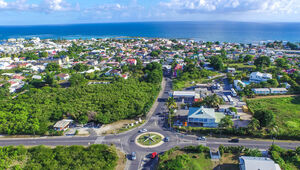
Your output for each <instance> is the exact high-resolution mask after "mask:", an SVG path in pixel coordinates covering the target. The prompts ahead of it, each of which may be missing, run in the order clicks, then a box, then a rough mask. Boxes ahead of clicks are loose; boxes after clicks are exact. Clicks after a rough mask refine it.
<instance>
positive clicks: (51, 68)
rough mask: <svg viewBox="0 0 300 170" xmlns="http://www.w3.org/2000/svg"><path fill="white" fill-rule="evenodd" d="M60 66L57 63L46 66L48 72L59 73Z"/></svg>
mask: <svg viewBox="0 0 300 170" xmlns="http://www.w3.org/2000/svg"><path fill="white" fill-rule="evenodd" d="M59 68H60V67H59V65H58V64H57V63H48V64H47V66H46V71H59Z"/></svg>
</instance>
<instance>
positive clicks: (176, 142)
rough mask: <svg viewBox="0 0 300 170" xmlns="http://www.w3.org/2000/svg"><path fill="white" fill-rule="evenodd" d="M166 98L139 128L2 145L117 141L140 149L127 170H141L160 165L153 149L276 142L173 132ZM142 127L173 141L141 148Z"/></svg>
mask: <svg viewBox="0 0 300 170" xmlns="http://www.w3.org/2000/svg"><path fill="white" fill-rule="evenodd" d="M171 83H172V82H171V80H170V79H168V78H167V79H166V84H165V87H164V88H162V89H164V93H163V94H162V96H161V98H162V99H167V98H168V97H169V96H168V92H169V91H170V90H171V85H172V84H171ZM164 101H165V100H161V99H160V98H159V99H158V104H157V107H156V109H155V111H154V114H153V115H152V116H151V117H149V118H148V121H146V123H145V124H144V125H142V126H140V127H138V128H136V129H133V130H130V131H127V132H124V133H121V134H118V135H108V136H90V137H41V138H24V139H16V138H14V139H12V138H0V146H7V145H27V146H34V145H48V146H57V145H84V146H88V145H90V144H114V145H116V146H117V147H118V148H119V149H121V150H122V151H124V152H125V153H127V154H130V153H132V152H136V156H137V159H136V160H133V161H132V160H128V161H127V164H126V169H127V170H137V169H154V167H155V165H156V161H155V160H151V159H150V158H149V156H148V155H149V154H151V153H152V152H158V153H162V152H164V151H167V150H169V149H171V148H173V147H175V146H180V147H183V146H188V145H200V144H201V145H205V146H208V147H210V148H218V147H219V145H221V144H223V145H225V146H229V145H230V146H235V145H242V146H245V147H249V148H258V149H268V147H269V146H270V145H271V144H272V141H263V140H250V139H249V140H243V139H240V142H239V143H230V142H228V141H229V139H226V138H209V137H208V138H207V140H206V141H197V140H196V139H197V136H192V135H184V134H180V133H177V132H171V131H170V130H169V129H166V128H164V127H163V125H164V120H163V117H160V116H159V115H158V114H157V113H162V112H164V111H167V110H166V106H165V102H164ZM139 129H147V130H148V132H158V133H161V134H162V135H164V136H165V137H169V138H170V141H169V142H165V143H164V144H162V145H161V146H158V147H156V148H151V149H146V148H142V147H139V146H138V145H136V144H135V142H134V140H135V138H136V136H137V135H138V134H139V132H138V131H139ZM275 144H277V145H279V146H281V147H283V148H287V149H294V148H296V147H298V146H300V142H283V141H277V140H275Z"/></svg>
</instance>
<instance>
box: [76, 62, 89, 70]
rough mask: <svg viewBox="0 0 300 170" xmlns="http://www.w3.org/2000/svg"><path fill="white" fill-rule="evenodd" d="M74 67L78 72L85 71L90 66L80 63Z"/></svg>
mask: <svg viewBox="0 0 300 170" xmlns="http://www.w3.org/2000/svg"><path fill="white" fill-rule="evenodd" d="M73 69H74V70H76V71H78V72H83V71H86V70H88V69H89V67H88V66H87V65H85V64H82V63H79V64H76V65H75V66H73Z"/></svg>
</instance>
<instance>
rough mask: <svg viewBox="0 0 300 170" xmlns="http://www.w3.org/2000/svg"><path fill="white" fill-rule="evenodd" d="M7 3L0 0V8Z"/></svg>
mask: <svg viewBox="0 0 300 170" xmlns="http://www.w3.org/2000/svg"><path fill="white" fill-rule="evenodd" d="M7 5H8V4H7V2H5V1H4V0H0V9H3V8H6V7H7Z"/></svg>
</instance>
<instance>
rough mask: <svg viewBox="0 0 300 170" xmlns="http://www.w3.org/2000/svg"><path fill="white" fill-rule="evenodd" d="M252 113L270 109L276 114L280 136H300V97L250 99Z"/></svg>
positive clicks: (249, 104) (249, 105)
mask: <svg viewBox="0 0 300 170" xmlns="http://www.w3.org/2000/svg"><path fill="white" fill-rule="evenodd" d="M247 103H248V107H249V108H250V110H251V111H254V112H255V111H256V110H259V109H268V110H271V111H273V112H274V114H275V121H276V125H277V126H278V127H279V134H289V135H296V136H299V135H300V96H297V97H282V98H270V99H266V98H264V99H250V100H248V101H247Z"/></svg>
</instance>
